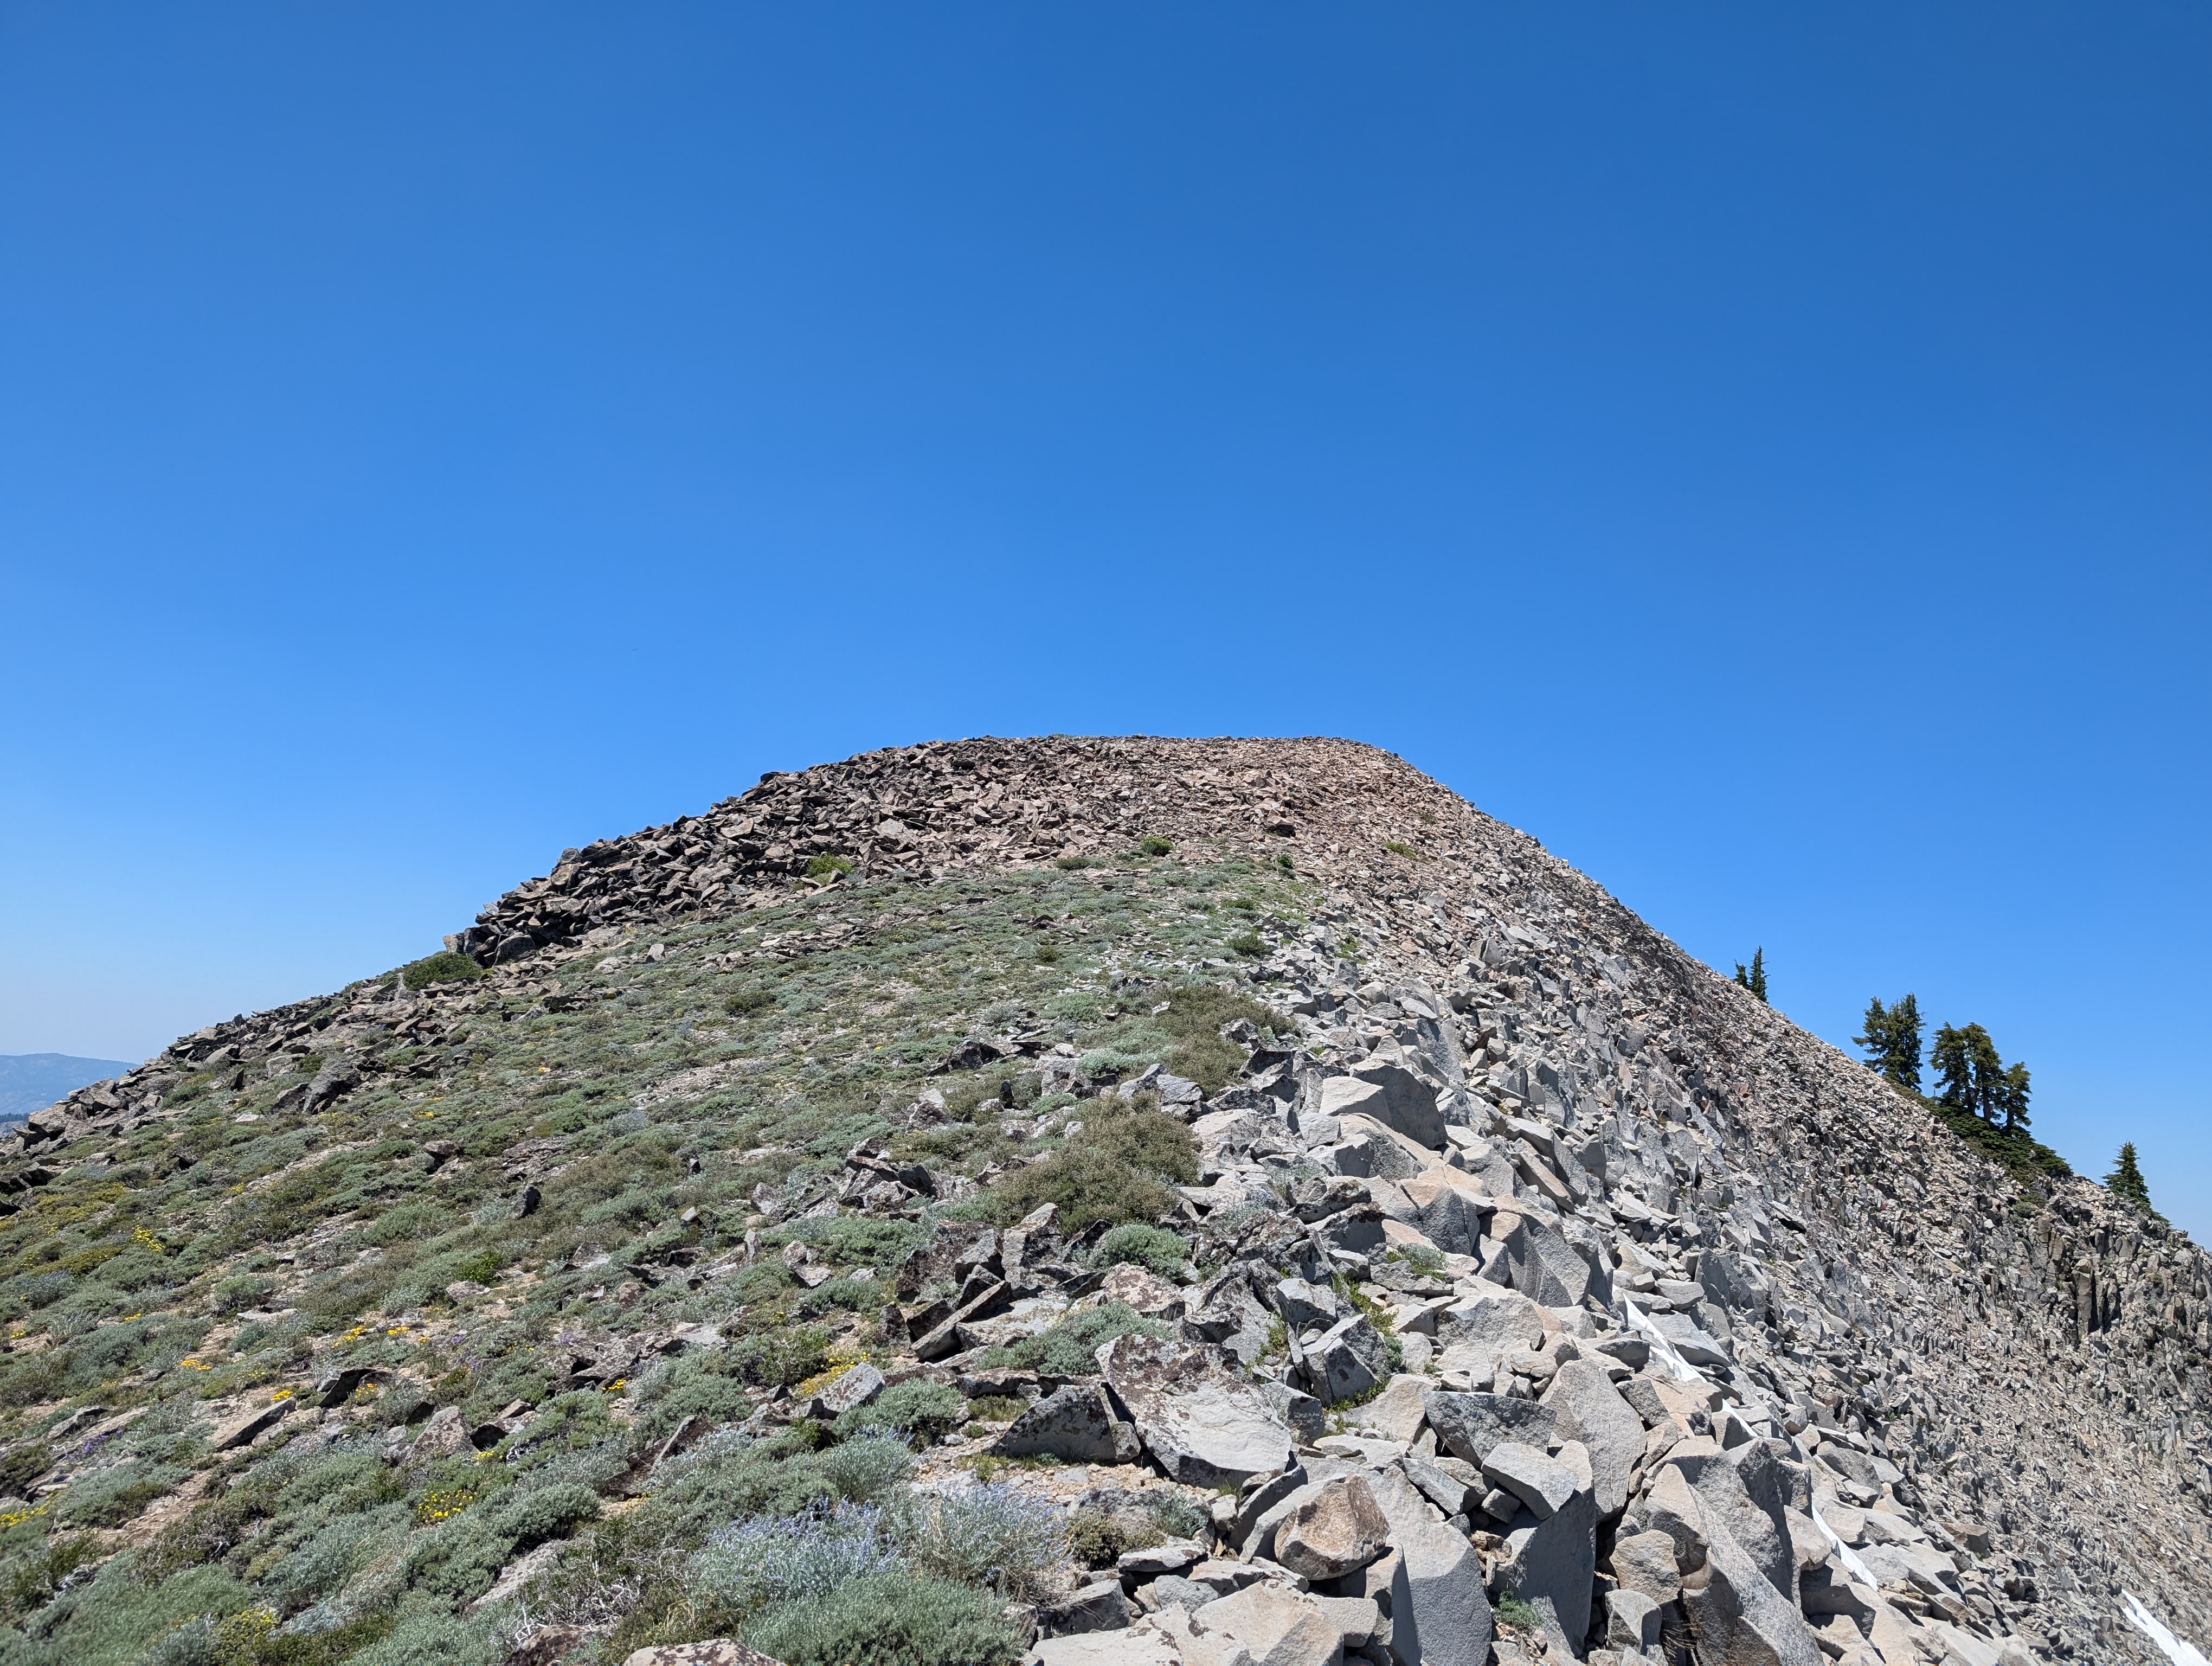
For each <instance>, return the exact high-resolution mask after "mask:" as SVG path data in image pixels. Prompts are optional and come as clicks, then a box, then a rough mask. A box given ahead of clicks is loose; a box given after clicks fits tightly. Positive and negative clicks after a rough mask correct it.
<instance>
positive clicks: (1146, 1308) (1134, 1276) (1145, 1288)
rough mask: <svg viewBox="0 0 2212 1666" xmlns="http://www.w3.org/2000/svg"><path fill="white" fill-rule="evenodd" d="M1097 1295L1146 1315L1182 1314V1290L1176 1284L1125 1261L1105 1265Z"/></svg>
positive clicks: (1166, 1317) (1103, 1299)
mask: <svg viewBox="0 0 2212 1666" xmlns="http://www.w3.org/2000/svg"><path fill="white" fill-rule="evenodd" d="M1098 1298H1099V1300H1101V1301H1102V1302H1119V1303H1121V1304H1122V1305H1123V1306H1124V1307H1127V1308H1131V1309H1133V1310H1135V1311H1137V1312H1139V1313H1141V1314H1143V1315H1144V1316H1146V1318H1148V1319H1180V1318H1181V1317H1182V1312H1183V1292H1182V1288H1181V1287H1180V1286H1176V1285H1172V1284H1170V1283H1169V1282H1168V1281H1167V1280H1165V1279H1164V1278H1162V1277H1160V1276H1159V1275H1158V1274H1157V1273H1151V1272H1147V1271H1146V1269H1145V1268H1141V1267H1131V1266H1129V1265H1127V1263H1126V1262H1125V1263H1123V1264H1121V1265H1120V1266H1117V1267H1111V1268H1108V1269H1107V1271H1106V1277H1105V1279H1104V1280H1103V1281H1102V1282H1101V1283H1100V1285H1099V1286H1098Z"/></svg>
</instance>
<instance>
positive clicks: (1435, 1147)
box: [1321, 1062, 1444, 1151]
mask: <svg viewBox="0 0 2212 1666" xmlns="http://www.w3.org/2000/svg"><path fill="white" fill-rule="evenodd" d="M1321 1115H1322V1116H1325V1117H1326V1116H1335V1117H1340V1118H1341V1117H1346V1116H1371V1117H1373V1118H1374V1119H1375V1120H1376V1122H1380V1123H1381V1124H1383V1127H1384V1128H1389V1129H1390V1130H1392V1131H1393V1132H1394V1133H1397V1134H1404V1135H1405V1136H1406V1137H1407V1139H1408V1140H1413V1142H1414V1143H1415V1144H1416V1145H1419V1146H1426V1147H1427V1148H1428V1149H1429V1150H1431V1151H1442V1150H1443V1147H1444V1119H1443V1114H1442V1113H1441V1112H1439V1111H1438V1110H1437V1091H1436V1090H1435V1089H1434V1088H1432V1087H1431V1086H1430V1085H1428V1084H1427V1083H1425V1082H1424V1081H1423V1080H1422V1079H1420V1078H1419V1077H1418V1076H1416V1075H1414V1074H1413V1072H1412V1071H1410V1070H1408V1069H1407V1068H1406V1067H1405V1066H1403V1065H1402V1064H1392V1063H1387V1062H1386V1063H1380V1064H1377V1063H1373V1062H1370V1063H1369V1064H1365V1065H1362V1066H1361V1067H1359V1068H1358V1070H1357V1071H1355V1072H1354V1073H1352V1075H1349V1076H1331V1077H1330V1078H1329V1079H1328V1080H1326V1081H1324V1082H1323V1083H1322V1085H1321Z"/></svg>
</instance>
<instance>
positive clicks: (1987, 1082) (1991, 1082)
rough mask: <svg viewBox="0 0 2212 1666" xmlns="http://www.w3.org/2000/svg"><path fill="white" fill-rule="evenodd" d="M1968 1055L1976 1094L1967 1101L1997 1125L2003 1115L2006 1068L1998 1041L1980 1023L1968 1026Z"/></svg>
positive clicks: (1978, 1113) (1982, 1115) (1980, 1114)
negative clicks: (1992, 1038) (1998, 1050)
mask: <svg viewBox="0 0 2212 1666" xmlns="http://www.w3.org/2000/svg"><path fill="white" fill-rule="evenodd" d="M1966 1055H1967V1059H1968V1061H1969V1063H1970V1065H1971V1067H1972V1071H1973V1094H1972V1098H1971V1099H1970V1100H1969V1101H1968V1103H1969V1104H1971V1105H1972V1108H1973V1110H1974V1113H1975V1115H1977V1116H1979V1117H1980V1118H1981V1119H1982V1120H1983V1121H1984V1122H1989V1123H1992V1124H1994V1123H1995V1122H1996V1120H1997V1118H1998V1117H2000V1116H2002V1115H2003V1114H2004V1106H2005V1067H2004V1061H2003V1060H2002V1058H2000V1057H1999V1056H1998V1055H1997V1044H1996V1043H1995V1042H1993V1041H1991V1040H1990V1032H1989V1031H1986V1030H1984V1029H1983V1028H1982V1026H1981V1025H1978V1024H1970V1025H1967V1026H1966Z"/></svg>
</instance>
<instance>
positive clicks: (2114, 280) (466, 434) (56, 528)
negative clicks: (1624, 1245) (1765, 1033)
mask: <svg viewBox="0 0 2212 1666" xmlns="http://www.w3.org/2000/svg"><path fill="white" fill-rule="evenodd" d="M2208 85H2212V14H2208V13H2207V12H2206V11H2205V10H2204V9H2203V8H2202V7H2198V6H2191V5H2182V4H2175V3H2147V4H2143V5H2137V6H2130V7H2124V8H2117V9H2116V8H2110V7H2103V8H2091V7H2082V6H2067V7H2058V6H2051V5H2041V4H2028V5H2018V4H2005V5H1979V6H1958V5H1937V6H1924V5H1923V6H1905V5H1888V6H1862V7H1850V8H1811V7H1784V8H1776V7H1772V6H1750V5H1743V6H1736V7H1712V6H1706V7H1666V8H1658V7H1649V6H1635V7H1631V6H1622V5H1592V6H1579V7H1572V8H1559V7H1528V6H1522V7H1511V8H1507V7H1491V6H1449V7H1447V6H1440V5H1429V6H1404V7H1395V8H1380V9H1378V8H1364V9H1346V8H1344V7H1340V6H1328V7H1321V6H1304V5H1288V6H1286V5H1282V4H1268V5H1265V6H1245V7H1237V6H1231V5H1212V6H1206V7H1201V8H1192V7H1186V6H1174V7H1168V6H1157V5H1122V6H1113V7H1102V6H1090V7H1082V6H1072V5H1048V6H1040V5H1035V4H1024V5H1011V4H1009V5H1002V6H963V5H949V6H932V7H914V6H900V7H884V8H863V7H857V6H838V5H829V6H814V7H804V8H796V7H750V8H749V7H740V6H720V5H714V6H710V5H691V6H681V7H679V6H666V5H641V6H633V7H622V8H608V7H605V6H588V7H586V6H562V5H546V4H539V3H532V4H530V5H526V6H525V5H512V6H506V7H491V6H477V7H466V6H464V7H455V6H451V5H439V6H406V5H389V4H386V5H377V6H368V5H362V4H319V5H314V6H289V7H279V6H267V7H259V8H247V7H236V8H227V7H222V6H195V7H189V8H150V9H149V8H145V7H110V6H98V5H63V4H58V3H41V4H23V3H11V4H6V5H4V6H0V654H4V656H5V657H4V678H5V682H4V688H5V702H6V705H5V709H6V712H7V718H6V721H5V722H4V724H0V795H4V796H0V875H4V879H0V886H4V891H0V1051H5V1052H29V1051H46V1050H56V1051H65V1052H72V1053H82V1054H93V1055H117V1056H137V1055H142V1054H144V1053H146V1052H149V1051H150V1050H151V1049H155V1048H156V1047H158V1046H160V1045H161V1044H162V1043H164V1042H166V1041H167V1039H168V1038H169V1037H172V1036H173V1035H174V1034H176V1033H177V1032H179V1031H184V1030H187V1029H190V1028H192V1027H194V1026H196V1025H199V1024H202V1023H204V1022H205V1021H207V1020H209V1019H210V1018H216V1017H221V1016H228V1014H229V1013H231V1012H235V1011H238V1010H240V1009H241V1008H250V1007H253V1006H261V1005H267V1004H270V1003H274V1002H277V1001H282V1000H289V999H294V998H297V997H300V996H303V995H306V994H312V993H315V992H319V991H321V990H324V989H326V988H331V987H334V986H336V985H338V984H340V983H342V982H345V981H347V980H349V979H350V978H352V977H355V976H360V975H362V974H364V973H367V972H369V971H372V970H377V969H380V968H383V967H386V966H390V965H392V964H395V963H397V962H399V961H401V960H403V959H406V958H411V957H413V956H415V955H417V954H419V953H422V952H425V951H427V950H428V949H431V948H435V946H436V945H437V941H438V938H439V935H440V933H442V932H445V931H448V930H452V929H453V928H455V927H459V925H461V924H463V923H465V921H467V920H468V919H469V918H470V917H471V915H473V913H474V912H475V910H476V909H477V907H478V906H479V905H480V904H482V903H484V902H485V901H487V900H489V898H490V897H493V896H495V895H496V894H497V893H498V892H499V891H501V890H503V889H505V888H506V887H507V885H510V884H512V883H513V882H514V881H516V880H518V879H521V878H523V877H525V876H526V875H529V874H532V873H542V872H544V870H545V868H546V867H547V866H548V865H549V863H550V860H551V859H552V858H553V856H554V855H555V854H556V853H557V852H558V851H559V850H560V849H561V848H562V846H564V845H570V844H580V843H582V842H585V841H586V840H588V839H590V838H592V837H594V836H601V835H606V834H611V833H617V832H621V831H623V830H628V829H630V828H633V827H636V826H640V825H642V824H647V823H652V822H655V821H659V820H663V819H665V818H669V817H671V816H673V815H676V814H678V813H679V812H684V811H689V810H696V809H699V808H700V807H702V806H704V805H706V804H708V803H709V802H710V801H712V800H714V799H717V798H720V797H721V796H723V795H724V794H726V793H731V792H733V791H736V790H738V789H739V788H742V787H744V786H746V785H747V784H749V783H750V781H752V780H753V779H754V778H755V777H756V775H757V774H758V773H759V772H760V771H762V770H763V769H771V768H775V769H784V768H792V767H797V766H801V765H804V764H806V763H812V762H816V761H818V760H822V759H826V758H832V757H841V756H843V755H845V754H847V753H849V752H852V751H858V750H860V749H862V748H865V747H871V746H878V745H888V744H893V743H899V742H906V741H910V740H915V739H924V738H927V737H931V736H947V735H959V734H969V733H1027V732H1041V731H1053V730H1059V731H1071V732H1130V731H1146V732H1152V733H1227V732H1237V733H1316V732H1328V733H1338V734H1346V735H1352V736H1356V737H1358V738H1360V739H1365V740H1370V741H1373V742H1376V744H1378V745H1383V746H1387V747H1389V748H1391V749H1393V750H1395V751H1399V752H1401V753H1403V754H1404V755H1405V756H1407V757H1409V758H1411V759H1412V760H1413V762H1414V763H1418V764H1419V765H1420V766H1421V767H1422V768H1424V769H1427V770H1429V771H1431V773H1432V774H1434V775H1437V776H1439V777H1441V778H1442V779H1443V780H1444V781H1447V782H1449V784H1451V785H1452V786H1454V787H1457V788H1459V789H1460V790H1461V791H1462V792H1464V793H1466V794H1467V795H1468V797H1470V798H1471V799H1473V800H1474V801H1475V802H1476V803H1477V804H1479V805H1480V806H1483V807H1484V808H1485V809H1486V810H1489V811H1490V812H1492V813H1494V814H1497V815H1498V816H1501V817H1503V818H1505V819H1507V820H1509V821H1511V822H1513V823H1515V824H1517V825H1519V826H1522V827H1524V828H1526V829H1528V830H1530V831H1531V832H1533V833H1534V834H1536V835H1537V836H1539V837H1541V838H1542V839H1543V840H1544V841H1545V842H1546V843H1547V845H1548V846H1549V847H1550V848H1552V849H1553V850H1554V851H1557V852H1558V853H1559V854H1562V855H1564V856H1565V857H1566V858H1567V859H1569V860H1571V861H1573V862H1575V863H1577V865H1579V866H1582V867H1583V868H1584V869H1585V870H1587V871H1588V872H1589V873H1592V874H1593V875H1595V876H1596V877H1597V878H1598V879H1600V880H1601V881H1602V882H1603V883H1604V884H1605V885H1607V886H1609V887H1610V888H1611V889H1612V890H1613V891H1614V892H1615V893H1616V894H1618V895H1619V896H1620V897H1623V898H1624V899H1625V900H1626V901H1627V902H1628V903H1631V904H1632V906H1634V907H1635V908H1637V909H1639V910H1641V911H1642V912H1643V914H1644V915H1645V916H1646V917H1647V918H1649V919H1650V920H1651V921H1653V922H1654V923H1655V924H1656V925H1657V926H1658V927H1661V928H1662V929H1663V930H1664V931H1666V932H1668V933H1670V934H1672V935H1673V936H1674V938H1675V939H1677V940H1678V941H1680V943H1682V944H1683V945H1685V946H1686V948H1688V949H1689V950H1690V951H1691V952H1692V953H1695V954H1697V955H1699V956H1701V957H1703V958H1706V959H1708V960H1710V961H1711V962H1713V963H1714V964H1718V965H1721V966H1723V968H1725V967H1726V966H1728V965H1729V964H1730V963H1731V962H1732V961H1733V960H1735V959H1736V958H1749V956H1750V953H1751V952H1752V950H1753V947H1754V946H1756V945H1765V950H1766V952H1767V958H1768V961H1769V963H1770V964H1771V967H1772V969H1773V982H1774V992H1775V999H1776V1001H1777V1004H1778V1005H1779V1006H1782V1007H1783V1008H1784V1010H1785V1011H1787V1012H1790V1014H1791V1015H1792V1016H1793V1017H1795V1018H1797V1019H1798V1020H1800V1021H1801V1022H1802V1023H1804V1024H1806V1025H1808V1026H1810V1027H1811V1028H1812V1029H1814V1030H1815V1031H1818V1032H1819V1033H1820V1034H1822V1035H1824V1036H1826V1037H1829V1038H1830V1039H1832V1040H1835V1041H1838V1042H1842V1041H1844V1040H1846V1039H1847V1038H1848V1037H1850V1034H1851V1033H1852V1032H1853V1031H1854V1030H1855V1029H1856V1028H1857V1020H1858V1017H1859V1014H1860V1012H1861V1011H1862V1009H1863V1006H1864V1005H1865V1002H1866V1000H1867V997H1868V996H1869V995H1870V994H1875V993H1876V992H1880V993H1881V994H1884V995H1886V996H1887V995H1894V994H1900V993H1902V992H1903V991H1905V990H1906V989H1911V990H1914V991H1916V992H1917V994H1918V995H1919V997H1920V1000H1921V1003H1922V1006H1923V1009H1924V1010H1926V1011H1927V1012H1929V1015H1930V1017H1931V1018H1932V1019H1934V1020H1936V1021H1942V1020H1951V1021H1956V1022H1964V1021H1966V1020H1969V1019H1978V1020H1979V1021H1981V1022H1982V1023H1984V1024H1985V1025H1988V1026H1989V1028H1990V1031H1992V1032H1993V1033H1994V1035H1995V1036H1996V1040H1997V1043H1998V1045H1999V1046H2000V1047H2001V1048H2002V1049H2003V1050H2004V1052H2005V1054H2006V1055H2007V1056H2008V1058H2010V1057H2015V1056H2016V1057H2021V1058H2024V1059H2025V1060H2026V1061H2027V1062H2028V1063H2029V1065H2030V1066H2031V1067H2033V1070H2034V1072H2035V1082H2036V1086H2037V1097H2036V1107H2035V1108H2036V1112H2037V1126H2038V1128H2039V1131H2040V1132H2041V1133H2043V1134H2045V1136H2046V1137H2048V1138H2049V1139H2050V1140H2051V1141H2052V1142H2053V1143H2054V1144H2056V1145H2057V1146H2058V1147H2059V1148H2060V1149H2061V1150H2062V1151H2063V1152H2065V1153H2066V1154H2067V1155H2068V1156H2069V1158H2073V1159H2074V1160H2075V1163H2076V1164H2079V1165H2081V1166H2083V1167H2089V1168H2093V1169H2094V1170H2095V1171H2097V1172H2100V1173H2101V1172H2102V1171H2103V1170H2104V1168H2105V1167H2106V1165H2107V1164H2108V1162H2109V1159H2110V1158H2111V1155H2112V1150H2113V1148H2114V1147H2115V1146H2117V1145H2118V1142H2119V1140H2121V1139H2122V1138H2123V1137H2133V1138H2134V1139H2135V1140H2136V1141H2137V1142H2138V1144H2139V1145H2140V1146H2141V1147H2142V1151H2143V1153H2144V1160H2145V1166H2146V1168H2147V1170H2148V1172H2149V1175H2150V1177H2151V1181H2152V1184H2153V1188H2154V1192H2155V1194H2156V1195H2158V1196H2159V1197H2160V1200H2161V1201H2163V1202H2165V1203H2166V1205H2167V1207H2168V1208H2169V1211H2170V1212H2171V1213H2172V1214H2173V1215H2174V1216H2175V1218H2176V1219H2179V1221H2181V1222H2182V1223H2183V1224H2185V1225H2189V1226H2191V1228H2192V1229H2194V1230H2196V1231H2197V1233H2198V1235H2199V1236H2200V1237H2202V1236H2212V1133H2208V1126H2207V1125H2208V1120H2209V1119H2208V1112H2212V1103H2208V1102H2212V1089H2208V1085H2207V1076H2206V1073H2207V1066H2206V1051H2207V1049H2206V1043H2207V1033H2206V1031H2207V1020H2206V1012H2207V1009H2208V1005H2212V976H2208V972H2207V969H2206V938H2207V927H2208V924H2212V920H2208V915H2212V909H2209V908H2208V891H2209V890H2212V886H2208V880H2207V878H2206V872H2207V857H2208V854H2212V853H2208V848H2207V846H2208V840H2207V837H2206V832H2205V826H2206V821H2205V818H2206V812H2207V808H2208V805H2207V798H2208V793H2207V782H2206V766H2207V756H2206V743H2207V721H2206V720H2207V716H2208V710H2207V708H2208V698H2207V696H2208V671H2207V664H2208V654H2207V647H2206V643H2207V627H2208V624H2212V595H2208V591H2209V590H2212V579H2209V578H2208V572H2212V537H2208V535H2212V477H2208V459H2212V450H2208V441H2212V307H2208V306H2207V297H2208V296H2212V99H2209V98H2208V97H2207V96H2206V94H2205V88H2207V86H2208Z"/></svg>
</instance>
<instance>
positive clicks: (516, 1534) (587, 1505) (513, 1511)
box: [489, 1481, 599, 1550]
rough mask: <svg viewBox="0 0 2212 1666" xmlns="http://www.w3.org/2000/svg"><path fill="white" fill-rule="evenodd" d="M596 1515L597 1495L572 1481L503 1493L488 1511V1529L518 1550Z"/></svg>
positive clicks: (559, 1535)
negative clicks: (489, 1526) (511, 1543)
mask: <svg viewBox="0 0 2212 1666" xmlns="http://www.w3.org/2000/svg"><path fill="white" fill-rule="evenodd" d="M598 1514H599V1494H598V1493H594V1492H592V1489H591V1488H590V1487H583V1486H580V1485H578V1484H577V1483H576V1482H574V1481H563V1482H561V1483H559V1484H557V1485H555V1486H552V1487H532V1488H530V1489H528V1490H527V1491H517V1492H509V1493H505V1494H503V1495H502V1496H501V1498H500V1499H499V1500H498V1501H497V1502H496V1503H495V1504H494V1505H492V1506H491V1507H490V1510H489V1517H490V1521H491V1524H492V1526H493V1527H494V1528H495V1529H498V1530H499V1531H500V1532H501V1533H504V1534H505V1535H507V1537H508V1538H509V1539H510V1540H512V1541H513V1545H514V1547H515V1548H516V1549H519V1550H527V1549H529V1548H530V1547H532V1546H533V1545H539V1544H543V1543H544V1541H546V1540H548V1539H558V1538H561V1537H562V1536H564V1535H566V1534H567V1533H568V1530H569V1529H571V1528H573V1527H574V1526H575V1525H576V1524H577V1523H580V1522H588V1521H590V1520H591V1519H592V1517H595V1516H597V1515H598Z"/></svg>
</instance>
